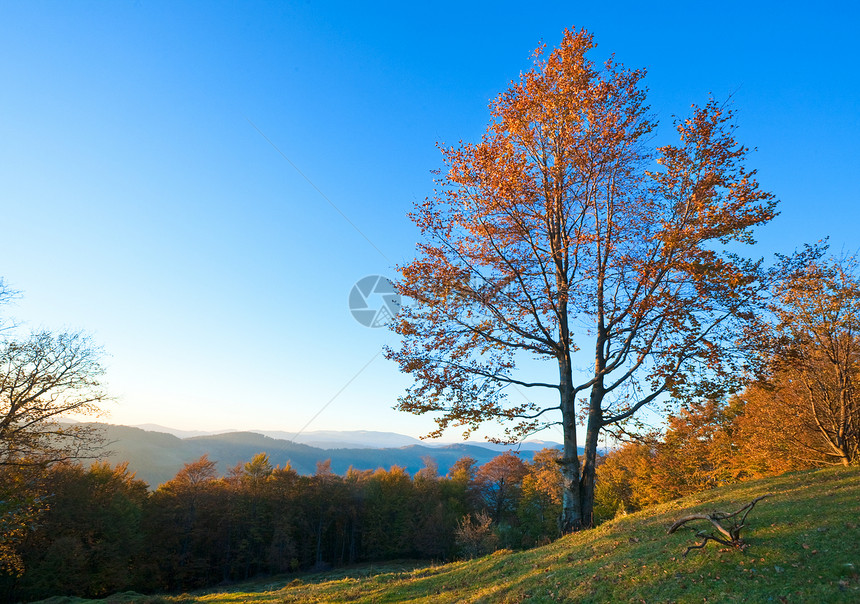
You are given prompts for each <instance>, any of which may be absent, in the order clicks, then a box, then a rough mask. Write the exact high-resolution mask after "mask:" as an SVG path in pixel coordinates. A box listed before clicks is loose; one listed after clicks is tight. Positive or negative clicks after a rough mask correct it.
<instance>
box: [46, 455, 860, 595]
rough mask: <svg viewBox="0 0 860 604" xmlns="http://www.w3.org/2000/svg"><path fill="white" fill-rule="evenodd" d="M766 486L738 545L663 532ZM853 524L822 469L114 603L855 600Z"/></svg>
mask: <svg viewBox="0 0 860 604" xmlns="http://www.w3.org/2000/svg"><path fill="white" fill-rule="evenodd" d="M764 493H771V494H772V496H771V497H770V498H769V499H765V500H764V501H762V502H760V503H759V504H758V505H757V506H756V508H755V509H754V510H753V511H752V513H751V514H750V515H749V517H748V519H747V527H746V528H745V529H744V532H743V533H742V537H744V539H745V540H746V541H747V543H749V548H748V549H747V550H746V552H740V551H738V550H736V549H728V548H723V547H721V546H719V545H718V544H714V543H709V544H708V546H707V547H706V548H704V549H701V550H693V551H691V552H690V553H689V555H688V556H687V557H686V558H685V557H683V556H682V554H683V552H684V549H685V548H686V546H687V545H691V544H693V543H694V542H695V541H696V539H695V531H696V530H697V528H706V527H705V526H704V525H703V526H699V527H696V525H697V524H700V523H698V522H697V523H692V524H691V525H687V527H684V528H682V529H680V530H679V531H678V532H676V533H675V534H673V535H667V534H666V530H667V528H668V527H669V526H670V525H671V524H672V522H673V521H674V520H676V519H677V518H679V517H680V516H683V515H685V514H687V513H691V512H695V511H712V510H721V511H734V510H735V509H737V508H739V507H741V505H744V504H746V503H748V502H749V501H750V500H752V499H754V498H755V497H757V496H759V495H762V494H764ZM688 527H689V528H688ZM858 527H860V469H858V468H850V469H845V468H839V469H828V470H820V471H816V472H800V473H794V474H786V475H784V476H779V477H775V478H768V479H764V480H759V481H753V482H747V483H743V484H739V485H733V486H731V487H724V488H720V489H715V490H713V491H708V492H705V493H700V494H698V495H694V496H690V497H686V498H684V499H680V500H677V501H673V502H670V503H666V504H662V505H658V506H653V507H650V508H648V509H646V510H643V511H641V512H638V513H635V514H630V515H629V516H626V517H623V518H619V519H616V520H613V521H611V522H608V523H606V524H603V525H601V526H600V527H598V528H597V529H595V530H593V531H586V532H583V533H580V534H576V535H571V536H568V537H565V538H563V539H560V540H558V541H556V542H554V543H552V544H550V545H548V546H546V547H541V548H537V549H534V550H529V551H524V552H510V551H502V552H496V553H495V554H493V555H491V556H487V557H484V558H480V559H476V560H472V561H464V562H456V563H453V564H445V565H431V566H426V565H423V566H418V565H416V564H415V563H408V562H403V563H389V564H383V565H374V566H371V565H364V566H361V567H354V568H349V569H341V570H338V571H332V572H328V573H322V574H308V575H301V576H299V577H296V576H289V577H282V578H279V579H270V580H267V581H262V582H255V583H246V584H242V585H237V586H235V587H232V588H228V589H224V590H221V591H214V590H212V591H201V592H196V593H194V594H182V595H178V596H177V595H173V596H161V597H159V598H157V599H156V598H151V597H150V598H144V597H140V599H137V600H135V599H134V598H131V597H130V595H131V594H121V595H122V596H124V597H125V598H126V599H124V600H121V601H125V602H128V601H137V602H146V601H149V602H152V603H155V602H165V603H167V602H170V603H173V602H176V603H179V602H215V603H219V604H226V603H231V602H255V603H261V604H262V603H278V604H280V603H287V602H380V603H381V602H407V601H408V602H524V601H528V602H647V603H650V602H814V603H819V602H860V574H858V571H860V528H858ZM55 601H56V600H55ZM64 601H66V602H72V601H73V600H71V599H68V600H64ZM74 601H75V602H81V600H74ZM115 601H117V602H119V601H120V600H115ZM56 602H57V604H60V602H59V601H56Z"/></svg>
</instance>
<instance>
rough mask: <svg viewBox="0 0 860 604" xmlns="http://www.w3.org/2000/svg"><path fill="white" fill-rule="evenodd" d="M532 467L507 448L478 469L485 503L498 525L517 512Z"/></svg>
mask: <svg viewBox="0 0 860 604" xmlns="http://www.w3.org/2000/svg"><path fill="white" fill-rule="evenodd" d="M527 472H528V468H527V467H526V464H525V463H524V462H523V460H522V459H520V458H519V457H518V456H517V455H515V454H513V453H511V452H510V451H505V452H504V453H502V454H501V455H497V456H495V457H494V458H493V459H491V460H490V461H488V462H487V463H485V464H484V465H482V466H481V467H480V468H478V472H477V474H476V475H475V483H476V486H477V489H478V493H480V495H481V499H482V503H483V505H484V507H485V508H486V510H487V512H488V513H489V514H490V518H492V519H493V522H495V523H496V524H497V525H499V524H501V523H503V522H508V521H510V517H511V516H513V514H514V513H515V512H516V508H517V504H518V503H519V499H520V492H521V488H522V484H523V479H524V478H525V477H526V473H527Z"/></svg>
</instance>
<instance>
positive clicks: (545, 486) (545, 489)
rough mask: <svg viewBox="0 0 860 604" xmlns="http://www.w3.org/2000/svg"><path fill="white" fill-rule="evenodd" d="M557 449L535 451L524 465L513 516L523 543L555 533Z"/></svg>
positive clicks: (558, 474)
mask: <svg viewBox="0 0 860 604" xmlns="http://www.w3.org/2000/svg"><path fill="white" fill-rule="evenodd" d="M560 458H561V451H559V450H558V449H542V450H540V451H536V452H535V454H534V456H533V457H532V460H531V462H529V463H527V464H526V468H527V472H526V475H525V477H524V478H523V483H522V492H521V495H520V502H519V505H518V506H517V516H518V517H519V520H520V529H521V531H522V533H523V544H524V545H533V544H535V543H540V542H541V541H545V540H548V539H551V538H552V537H555V536H557V533H558V517H559V513H560V512H561V493H562V488H561V472H560V471H559V465H558V460H559V459H560Z"/></svg>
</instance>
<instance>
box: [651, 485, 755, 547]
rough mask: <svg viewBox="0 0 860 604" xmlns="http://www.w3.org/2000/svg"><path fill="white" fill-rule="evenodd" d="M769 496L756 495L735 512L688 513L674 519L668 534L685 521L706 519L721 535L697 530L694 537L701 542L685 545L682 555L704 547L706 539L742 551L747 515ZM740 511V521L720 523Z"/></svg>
mask: <svg viewBox="0 0 860 604" xmlns="http://www.w3.org/2000/svg"><path fill="white" fill-rule="evenodd" d="M769 496H770V494H767V495H762V496H761V497H756V498H755V499H753V500H752V501H750V502H749V503H748V504H746V505H745V506H744V507H742V508H741V509H739V510H737V511H735V512H732V513H730V514H729V513H726V512H711V513H710V514H690V515H689V516H684V517H683V518H680V519H678V520H676V521H675V524H673V525H672V526H671V528H669V532H668V534H670V535H671V534H672V533H674V532H675V531H677V530H678V529H679V528H681V527H682V526H683V525H685V524H686V523H688V522H691V521H693V520H707V521H709V522H710V523H711V524H712V525H714V528H716V529H717V531H719V533H720V535H721V536H720V537H718V536H716V535H715V534H713V533H706V532H705V531H698V532H697V533H696V537H698V538H700V539H702V542H701V543H698V544H696V545H691V546H689V547H687V549H686V550H685V551H684V556H686V555H687V554H689V553H690V550H693V549H702V548H703V547H705V546H706V545H707V544H708V541H715V542H716V543H721V544H722V545H725V546H727V547H735V548H737V549H739V550H741V551H743V550H745V549H746V548H747V544H746V543H745V542H744V540H743V539H741V529H742V528H744V527H745V526H746V519H747V515H748V514H749V513H750V512H751V511H752V509H753V508H754V507H755V504H757V503H758V502H759V501H761V500H762V499H764V498H765V497H769ZM741 512H744V515H743V516H742V517H741V519H740V522H733V523H732V525H731V526H729V527H728V528H726V527H724V526H723V524H722V523H723V522H724V521H725V520H728V519H729V518H733V517H735V516H737V515H738V514H740V513H741Z"/></svg>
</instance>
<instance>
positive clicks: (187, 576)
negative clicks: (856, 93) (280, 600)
mask: <svg viewBox="0 0 860 604" xmlns="http://www.w3.org/2000/svg"><path fill="white" fill-rule="evenodd" d="M557 455H558V453H557V452H556V451H554V450H549V449H548V450H544V451H542V452H539V453H537V454H536V455H535V457H534V459H533V461H532V462H531V463H526V462H523V461H522V460H521V459H520V458H519V457H517V456H516V455H514V454H512V453H505V454H503V455H500V456H498V457H496V458H494V459H493V460H491V461H490V462H488V463H486V464H484V465H483V466H477V465H476V463H475V461H474V460H473V459H472V458H463V459H461V460H459V461H458V462H457V463H456V464H455V466H454V467H453V468H452V469H451V471H450V472H449V473H448V475H446V476H440V475H438V473H437V470H436V468H435V466H434V465H433V464H432V462H430V461H429V460H428V462H427V464H426V466H425V467H424V468H423V469H422V470H420V471H419V472H417V473H416V474H415V475H414V476H410V475H409V474H408V473H407V472H406V471H404V470H403V469H402V468H399V467H396V466H395V467H392V468H390V469H388V470H385V469H379V470H376V471H356V470H350V471H349V472H347V473H346V474H345V475H344V476H338V475H336V474H333V473H332V472H331V471H330V468H329V464H328V463H320V464H319V466H318V468H317V471H316V473H315V474H314V475H313V476H302V475H299V474H298V473H297V472H295V471H294V470H293V469H292V468H290V467H286V468H280V467H272V465H271V464H270V463H269V459H268V457H267V456H266V455H265V454H259V455H257V456H255V457H254V459H252V460H251V461H250V462H248V463H245V464H240V465H238V466H236V468H234V469H233V470H232V471H231V472H230V473H229V475H228V476H226V477H219V476H218V475H217V474H216V470H215V463H214V462H213V461H211V460H209V459H208V458H207V457H205V456H204V457H203V458H201V459H199V460H197V461H195V462H194V463H190V464H187V465H186V466H185V467H184V468H183V469H182V470H181V471H180V472H179V473H178V474H177V475H176V476H175V477H174V478H173V479H172V480H170V481H169V482H167V483H165V484H163V485H161V486H160V487H159V488H158V489H156V490H155V491H150V490H149V488H148V485H147V484H146V483H145V482H143V481H140V480H137V479H135V477H134V475H133V474H132V473H130V472H129V471H128V468H127V465H125V464H123V465H118V466H115V467H111V466H110V465H108V464H102V463H96V464H94V465H92V466H91V467H89V468H84V467H83V466H82V465H80V464H71V463H59V464H53V465H52V466H50V467H49V468H47V469H43V470H41V471H37V470H36V469H35V468H34V469H32V470H31V471H30V472H29V475H28V472H27V471H25V470H22V469H21V468H17V469H16V470H15V471H14V472H11V471H10V472H6V473H5V474H3V478H4V480H5V481H6V482H7V484H6V485H5V486H6V487H9V486H10V485H9V484H8V483H9V481H16V482H17V483H18V485H19V486H20V487H21V489H20V490H19V491H18V495H19V496H18V503H17V505H18V507H19V508H20V507H21V506H24V505H25V504H26V505H29V506H30V508H31V509H32V511H33V514H32V517H31V518H30V519H29V523H27V524H26V526H25V527H24V530H22V531H21V533H20V535H19V538H18V539H16V540H14V541H15V542H14V547H13V549H14V551H13V552H10V551H7V552H6V568H5V570H6V573H5V575H4V576H3V577H2V579H0V585H2V589H0V596H2V597H0V599H2V600H5V601H15V600H33V599H38V598H43V597H48V596H56V595H75V596H85V597H87V596H88V597H99V596H105V595H107V594H110V593H113V592H116V591H123V590H129V589H133V590H136V591H141V592H160V591H174V590H186V589H193V588H198V587H203V586H209V585H215V584H219V583H223V582H231V581H239V580H243V579H248V578H250V577H254V576H258V575H266V574H275V573H285V572H295V571H304V570H308V569H324V568H328V567H330V566H334V565H345V564H352V563H356V562H362V561H373V560H390V559H395V558H420V559H428V560H429V559H434V560H450V559H453V558H456V557H460V556H471V555H479V554H483V553H487V552H489V551H492V550H493V549H495V548H498V547H510V548H520V547H528V546H531V545H534V544H537V543H543V542H548V541H549V540H550V539H552V538H554V537H556V536H557V518H558V515H559V511H560V492H561V490H560V489H561V485H560V483H559V482H558V478H559V476H558V470H557V464H555V461H554V460H555V459H556V457H557ZM4 490H5V492H7V493H9V492H11V489H8V488H7V489H4ZM27 492H29V493H30V495H29V496H28V495H27V494H26V493H27ZM8 503H9V502H5V501H4V502H0V505H5V504H8ZM12 503H13V504H14V502H12ZM19 519H20V518H19ZM13 557H14V558H15V562H16V563H15V564H13V563H12V559H13Z"/></svg>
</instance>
